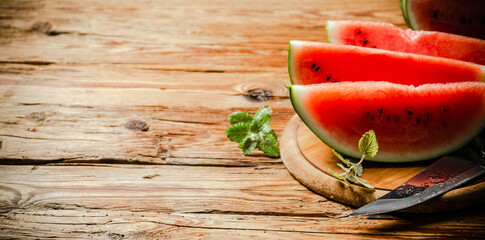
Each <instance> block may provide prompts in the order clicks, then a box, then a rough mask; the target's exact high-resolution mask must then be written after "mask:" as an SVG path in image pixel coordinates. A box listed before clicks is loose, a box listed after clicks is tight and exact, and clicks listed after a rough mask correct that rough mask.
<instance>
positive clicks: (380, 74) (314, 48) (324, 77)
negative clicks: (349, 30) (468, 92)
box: [288, 41, 485, 86]
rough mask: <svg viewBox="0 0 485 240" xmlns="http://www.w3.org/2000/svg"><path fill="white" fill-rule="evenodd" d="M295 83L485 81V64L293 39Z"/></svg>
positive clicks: (291, 59)
mask: <svg viewBox="0 0 485 240" xmlns="http://www.w3.org/2000/svg"><path fill="white" fill-rule="evenodd" d="M288 71H289V75H290V80H291V82H292V84H301V85H306V84H315V83H323V82H341V81H389V82H393V83H401V84H407V85H415V86H418V85H421V84H426V83H447V82H481V81H485V66H482V65H478V64H474V63H468V62H464V61H459V60H454V59H447V58H439V57H431V56H425V55H418V54H412V53H400V52H394V51H387V50H381V49H373V48H364V47H357V46H348V45H341V44H330V43H323V42H305V41H290V47H289V51H288Z"/></svg>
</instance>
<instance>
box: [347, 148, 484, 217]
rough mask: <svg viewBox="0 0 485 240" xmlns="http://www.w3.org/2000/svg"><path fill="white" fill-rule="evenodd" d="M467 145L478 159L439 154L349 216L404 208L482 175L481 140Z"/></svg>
mask: <svg viewBox="0 0 485 240" xmlns="http://www.w3.org/2000/svg"><path fill="white" fill-rule="evenodd" d="M471 145H473V146H472V147H474V148H475V149H474V150H472V151H474V152H475V153H476V152H477V151H476V150H477V149H476V148H478V155H479V156H478V158H477V157H476V156H475V159H474V160H467V159H464V158H460V157H453V156H445V157H442V158H440V159H439V160H437V161H436V162H434V163H433V164H431V165H430V166H428V167H427V168H426V169H424V170H423V171H421V172H420V173H418V174H416V175H415V176H414V177H412V178H411V179H409V180H408V181H406V182H405V183H403V184H401V185H400V186H399V187H397V188H396V189H394V190H392V191H391V192H389V193H387V194H385V195H384V196H382V197H380V198H379V199H377V200H375V201H373V202H371V203H369V204H367V205H364V206H362V207H361V208H359V209H357V210H355V211H354V212H352V213H350V215H373V214H381V213H387V212H392V211H397V210H401V209H405V208H408V207H411V206H414V205H416V204H419V203H422V202H424V201H427V200H429V199H431V198H434V197H436V196H439V195H441V194H444V193H445V192H448V191H450V190H452V189H454V188H456V187H459V186H461V185H462V184H464V183H466V182H468V181H470V180H472V179H475V178H477V177H479V176H481V175H483V174H485V163H484V162H485V151H484V150H483V142H482V141H474V144H471ZM470 148H471V147H469V148H468V150H469V152H470ZM475 155H476V154H475Z"/></svg>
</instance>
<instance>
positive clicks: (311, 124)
mask: <svg viewBox="0 0 485 240" xmlns="http://www.w3.org/2000/svg"><path fill="white" fill-rule="evenodd" d="M324 84H325V83H324ZM337 84H339V83H337ZM389 84H393V83H389ZM448 84H451V85H453V84H460V83H448ZM397 85H399V84H397ZM306 87H308V86H303V85H295V86H288V89H289V91H290V100H291V103H292V105H293V108H294V109H295V111H296V113H297V114H298V116H299V117H300V119H301V120H302V121H303V122H304V123H305V125H306V126H307V127H308V128H309V129H310V130H311V131H312V132H313V133H314V134H315V135H316V136H317V137H318V138H319V139H320V140H322V142H324V143H325V144H326V145H327V146H329V147H330V148H332V149H334V150H336V151H337V152H340V153H342V154H345V155H348V156H350V157H354V158H361V156H362V153H360V152H359V151H358V150H357V149H356V146H350V145H349V146H347V147H341V144H339V143H337V142H335V141H334V140H333V139H332V136H330V135H328V134H326V133H325V131H324V130H323V129H321V127H320V126H319V124H318V122H316V121H314V120H313V117H312V116H310V115H309V114H307V111H306V109H305V106H304V103H303V102H302V101H301V100H300V99H301V96H300V95H301V94H304V93H302V92H303V91H305V88H306ZM295 88H296V89H295ZM369 130H370V129H369ZM484 131H485V121H482V124H481V125H479V126H477V127H476V128H475V130H474V131H471V132H470V134H468V135H467V136H466V137H464V138H462V139H461V141H459V142H456V144H455V145H454V146H451V147H449V148H447V149H444V150H441V151H435V152H430V153H428V154H426V155H414V156H413V157H410V156H395V157H393V158H389V157H388V158H385V157H380V156H379V154H377V155H376V156H375V157H373V158H365V160H368V161H374V162H389V163H404V162H417V161H424V160H429V159H436V158H438V157H441V156H444V155H446V154H449V153H452V152H455V151H457V150H459V149H460V148H463V147H464V146H465V145H466V144H468V143H469V142H470V141H471V140H472V139H473V138H474V137H475V136H478V135H479V134H480V133H483V132H484ZM377 137H378V138H379V136H377ZM351 149H354V150H351Z"/></svg>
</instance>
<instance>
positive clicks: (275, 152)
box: [258, 130, 280, 157]
mask: <svg viewBox="0 0 485 240" xmlns="http://www.w3.org/2000/svg"><path fill="white" fill-rule="evenodd" d="M258 149H259V150H261V151H263V152H264V153H265V154H266V155H268V156H270V157H279V156H280V146H279V145H278V139H277V137H276V133H275V132H274V131H273V130H271V132H270V133H268V134H266V135H264V136H263V137H262V141H260V142H259V143H258Z"/></svg>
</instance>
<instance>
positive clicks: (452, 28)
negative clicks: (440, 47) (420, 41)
mask: <svg viewBox="0 0 485 240" xmlns="http://www.w3.org/2000/svg"><path fill="white" fill-rule="evenodd" d="M401 10H402V13H403V16H404V19H405V20H406V23H407V25H408V26H409V27H410V28H412V29H414V30H431V31H440V32H447V33H454V34H459V35H464V36H469V37H474V38H480V39H485V1H483V0H401Z"/></svg>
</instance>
